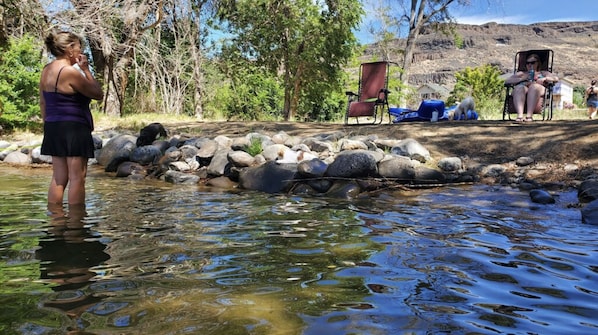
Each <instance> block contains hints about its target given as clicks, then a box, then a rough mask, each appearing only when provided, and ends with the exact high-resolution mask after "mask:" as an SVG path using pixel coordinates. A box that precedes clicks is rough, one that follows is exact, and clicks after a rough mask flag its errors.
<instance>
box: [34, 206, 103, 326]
mask: <svg viewBox="0 0 598 335" xmlns="http://www.w3.org/2000/svg"><path fill="white" fill-rule="evenodd" d="M48 210H49V216H50V217H51V221H50V224H49V227H48V236H47V237H45V238H40V240H39V248H38V249H37V250H36V251H35V256H36V258H37V259H39V260H40V278H41V279H43V280H46V281H48V282H50V283H52V290H53V291H54V292H56V294H55V295H53V296H51V297H50V298H49V299H48V300H46V301H45V302H44V303H43V306H45V307H51V308H57V309H60V310H61V311H63V312H64V313H65V314H66V315H68V316H70V317H73V318H76V317H79V316H80V315H81V314H82V313H83V312H84V311H85V310H86V309H88V308H89V307H90V306H93V305H94V304H96V303H97V302H99V301H100V300H101V298H100V297H97V296H93V295H90V294H87V293H86V292H85V291H84V290H82V289H84V288H85V287H86V286H87V285H88V284H89V282H90V281H91V279H92V278H93V277H94V276H95V275H96V273H95V272H93V271H92V268H94V267H96V266H98V265H100V264H102V263H103V262H105V261H106V260H108V259H109V258H110V256H109V255H108V254H107V253H105V252H104V249H105V248H106V245H105V244H103V243H101V242H100V241H99V237H98V236H94V233H93V232H92V231H91V229H90V227H89V226H87V225H86V224H85V222H84V221H83V220H84V217H85V214H86V213H85V207H84V206H70V208H68V212H65V210H64V208H63V207H62V205H50V207H49V208H48Z"/></svg>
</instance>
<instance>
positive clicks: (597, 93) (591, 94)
mask: <svg viewBox="0 0 598 335" xmlns="http://www.w3.org/2000/svg"><path fill="white" fill-rule="evenodd" d="M583 98H584V100H585V101H586V106H588V117H589V118H590V120H592V119H594V117H595V116H596V109H597V108H598V87H596V80H595V79H594V80H592V82H591V83H590V86H588V87H587V88H586V90H585V94H584V97H583Z"/></svg>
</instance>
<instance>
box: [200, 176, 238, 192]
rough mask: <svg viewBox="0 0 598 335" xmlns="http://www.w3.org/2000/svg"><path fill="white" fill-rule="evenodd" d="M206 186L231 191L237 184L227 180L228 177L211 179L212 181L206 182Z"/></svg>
mask: <svg viewBox="0 0 598 335" xmlns="http://www.w3.org/2000/svg"><path fill="white" fill-rule="evenodd" d="M206 186H212V187H217V188H223V189H233V188H235V187H237V183H235V182H234V181H232V180H230V178H228V177H224V176H222V177H216V178H212V179H210V180H208V181H207V182H206Z"/></svg>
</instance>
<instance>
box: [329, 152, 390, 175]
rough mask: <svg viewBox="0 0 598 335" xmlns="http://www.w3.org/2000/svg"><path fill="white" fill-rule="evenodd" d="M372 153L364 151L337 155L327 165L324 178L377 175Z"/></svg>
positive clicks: (374, 158)
mask: <svg viewBox="0 0 598 335" xmlns="http://www.w3.org/2000/svg"><path fill="white" fill-rule="evenodd" d="M376 162H377V161H376V157H375V156H374V153H372V152H371V151H366V150H349V151H343V152H341V153H339V154H338V155H337V156H336V158H335V159H334V162H332V163H331V164H330V165H328V169H327V170H326V176H328V177H343V178H365V177H372V176H376V175H377V174H378V166H377V164H376Z"/></svg>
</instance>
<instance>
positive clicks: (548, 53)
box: [502, 49, 554, 120]
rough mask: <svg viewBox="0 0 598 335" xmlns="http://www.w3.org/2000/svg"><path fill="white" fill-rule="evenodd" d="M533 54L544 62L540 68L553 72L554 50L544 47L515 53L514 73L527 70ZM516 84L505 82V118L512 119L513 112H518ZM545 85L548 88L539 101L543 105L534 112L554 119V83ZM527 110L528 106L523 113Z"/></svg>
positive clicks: (503, 117)
mask: <svg viewBox="0 0 598 335" xmlns="http://www.w3.org/2000/svg"><path fill="white" fill-rule="evenodd" d="M531 54H536V55H538V57H539V58H540V62H541V63H542V66H541V67H540V70H543V71H549V72H552V62H553V58H554V52H553V51H552V50H550V49H544V50H526V51H519V52H518V53H517V54H515V62H514V64H515V65H514V67H513V73H517V72H518V71H524V72H527V68H526V65H525V62H526V61H527V58H528V57H529V55H531ZM515 86H516V85H509V84H505V88H506V94H505V102H504V105H503V113H502V119H503V120H507V119H508V120H511V114H516V111H515V106H514V105H513V88H514V87H515ZM544 86H545V87H546V89H545V90H544V96H543V97H540V103H539V104H540V106H541V107H540V108H539V109H536V110H534V113H533V114H541V115H542V120H552V110H553V106H552V90H553V88H554V83H549V84H548V83H547V84H546V85H544ZM526 112H527V106H525V107H524V109H523V114H524V115H525V114H526Z"/></svg>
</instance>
